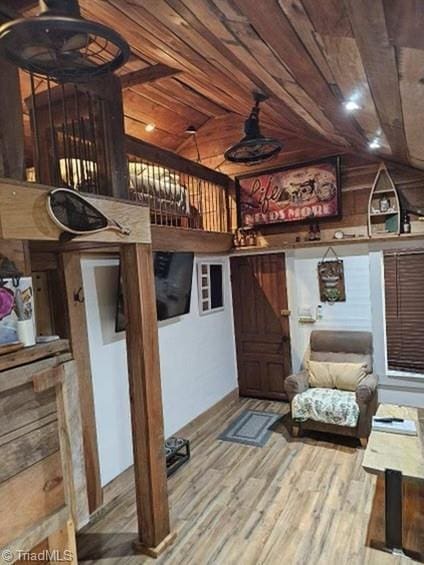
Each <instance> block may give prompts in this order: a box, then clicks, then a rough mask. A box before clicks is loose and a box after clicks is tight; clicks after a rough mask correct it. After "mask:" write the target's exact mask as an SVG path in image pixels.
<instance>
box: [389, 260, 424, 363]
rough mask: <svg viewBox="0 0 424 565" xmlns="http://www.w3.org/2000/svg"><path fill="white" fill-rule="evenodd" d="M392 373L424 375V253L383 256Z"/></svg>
mask: <svg viewBox="0 0 424 565" xmlns="http://www.w3.org/2000/svg"><path fill="white" fill-rule="evenodd" d="M384 282H385V295H386V333H387V358H388V366H389V369H397V370H403V371H411V372H415V373H424V250H407V251H389V252H385V253H384Z"/></svg>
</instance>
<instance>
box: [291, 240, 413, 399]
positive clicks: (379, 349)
mask: <svg viewBox="0 0 424 565" xmlns="http://www.w3.org/2000/svg"><path fill="white" fill-rule="evenodd" d="M423 244H424V242H417V241H416V242H406V243H405V242H404V241H402V242H399V243H397V242H390V243H387V244H384V245H382V244H381V243H380V244H378V246H377V245H376V244H373V243H370V244H362V245H359V244H358V245H348V246H335V249H336V251H337V253H338V255H339V256H340V257H341V258H342V259H343V262H344V269H345V285H346V302H343V303H336V304H334V305H331V306H330V305H329V304H323V305H322V314H323V318H322V320H317V321H316V322H315V323H313V324H302V323H300V322H299V321H298V312H299V308H302V307H308V306H309V307H311V308H312V310H313V311H314V312H315V309H316V306H317V305H318V304H320V299H319V287H318V276H317V263H318V261H319V260H320V259H321V257H322V253H323V252H324V250H325V248H323V247H320V248H309V249H304V250H295V251H290V252H288V253H287V259H286V264H287V286H288V294H289V305H290V309H291V310H292V316H291V318H290V331H291V342H292V362H293V370H294V371H297V370H299V369H300V367H301V366H302V363H303V360H304V357H305V354H307V351H308V344H309V336H310V332H311V331H312V330H313V329H336V330H337V329H340V330H343V329H351V330H367V331H372V332H373V341H374V371H375V372H376V373H377V374H378V376H379V399H380V402H390V403H396V404H406V405H410V406H424V375H407V374H405V373H403V374H402V373H394V372H390V371H388V370H387V358H386V339H385V306H384V269H383V249H384V248H390V249H393V248H395V247H402V248H406V247H408V246H409V247H422V246H423ZM423 345H424V340H423Z"/></svg>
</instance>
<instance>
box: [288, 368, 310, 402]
mask: <svg viewBox="0 0 424 565" xmlns="http://www.w3.org/2000/svg"><path fill="white" fill-rule="evenodd" d="M308 388H309V378H308V373H307V372H306V371H301V372H300V373H296V374H294V375H289V376H288V377H287V378H286V379H285V380H284V390H285V391H286V393H287V396H288V399H289V400H290V402H291V401H292V400H293V398H294V397H295V396H296V394H300V393H301V392H305V390H307V389H308Z"/></svg>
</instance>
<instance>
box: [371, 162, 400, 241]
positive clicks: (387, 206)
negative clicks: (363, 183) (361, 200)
mask: <svg viewBox="0 0 424 565" xmlns="http://www.w3.org/2000/svg"><path fill="white" fill-rule="evenodd" d="M400 210H401V208H400V202H399V195H398V192H397V190H396V186H395V183H394V182H393V179H392V177H391V175H390V173H389V171H388V169H387V167H386V165H385V164H384V163H381V164H380V166H379V168H378V171H377V174H376V177H375V179H374V182H373V185H372V187H371V192H370V197H369V201H368V235H369V236H370V237H373V236H376V235H383V234H395V235H399V234H400V228H401V217H400Z"/></svg>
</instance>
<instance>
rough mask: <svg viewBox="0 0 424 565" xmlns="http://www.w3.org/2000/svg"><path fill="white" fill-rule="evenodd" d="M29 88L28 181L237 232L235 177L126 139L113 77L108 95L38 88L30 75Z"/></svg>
mask: <svg viewBox="0 0 424 565" xmlns="http://www.w3.org/2000/svg"><path fill="white" fill-rule="evenodd" d="M115 78H116V77H115ZM29 86H30V96H29V97H28V98H27V99H26V106H27V108H28V111H29V117H30V123H31V133H32V146H33V152H32V159H31V161H32V165H33V166H32V168H29V169H28V180H35V181H37V182H41V183H43V184H47V185H51V186H65V187H68V188H70V189H74V190H80V191H82V192H92V193H96V194H101V195H106V196H115V197H119V198H129V199H131V200H136V201H138V202H140V203H142V204H145V205H147V206H149V207H150V210H151V221H152V223H154V224H158V225H163V226H174V227H182V228H191V229H199V230H206V231H211V232H230V231H231V230H232V223H234V222H233V217H234V198H232V197H230V190H231V187H232V181H231V179H230V178H229V177H227V176H226V175H224V174H222V173H219V172H217V171H214V170H212V169H208V168H207V167H204V166H202V165H201V164H199V163H195V162H193V161H190V160H188V159H185V158H183V157H180V156H178V155H177V154H175V153H172V152H170V151H166V150H163V149H160V148H158V147H156V146H153V145H150V144H148V143H146V142H143V141H141V140H137V139H134V138H130V137H126V136H124V135H122V127H121V129H119V122H120V120H122V119H123V116H122V106H121V105H120V104H119V100H118V102H116V98H117V97H118V98H119V96H120V86H119V87H118V88H116V83H114V82H113V80H111V82H110V83H109V84H108V86H109V89H104V90H103V89H101V88H100V89H99V88H97V89H93V88H92V87H90V88H88V87H84V86H81V85H72V84H68V85H65V86H64V85H56V84H54V83H50V82H45V83H44V84H42V85H41V87H40V83H39V82H37V81H36V80H35V78H34V77H32V76H30V84H29ZM114 127H116V130H114V129H113V128H114Z"/></svg>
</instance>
